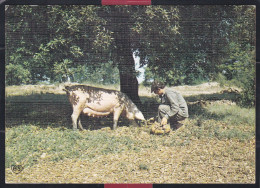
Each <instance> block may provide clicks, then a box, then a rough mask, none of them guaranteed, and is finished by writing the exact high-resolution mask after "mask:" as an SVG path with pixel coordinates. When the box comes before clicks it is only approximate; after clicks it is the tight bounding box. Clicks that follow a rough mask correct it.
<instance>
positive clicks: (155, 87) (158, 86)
mask: <svg viewBox="0 0 260 188" xmlns="http://www.w3.org/2000/svg"><path fill="white" fill-rule="evenodd" d="M164 87H165V84H164V83H163V82H158V81H154V82H153V83H152V86H151V92H154V93H155V94H157V95H162V94H163V93H164Z"/></svg>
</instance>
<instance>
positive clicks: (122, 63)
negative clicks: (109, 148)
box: [113, 9, 141, 106]
mask: <svg viewBox="0 0 260 188" xmlns="http://www.w3.org/2000/svg"><path fill="white" fill-rule="evenodd" d="M114 11H115V10H114ZM114 13H116V17H115V23H116V27H115V28H113V30H114V37H115V43H116V49H115V50H116V51H115V53H116V57H117V58H116V61H117V65H118V69H119V74H120V91H121V92H123V93H125V94H127V96H128V97H129V98H130V99H131V100H132V101H133V102H134V103H135V104H136V105H137V106H139V104H141V101H140V98H139V96H138V81H137V78H136V71H135V61H134V58H133V52H132V48H131V38H130V32H131V31H130V29H129V24H130V23H131V22H130V16H129V14H128V13H127V12H126V11H124V10H123V9H122V10H120V9H119V10H117V11H115V12H114Z"/></svg>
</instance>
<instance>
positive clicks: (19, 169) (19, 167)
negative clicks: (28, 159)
mask: <svg viewBox="0 0 260 188" xmlns="http://www.w3.org/2000/svg"><path fill="white" fill-rule="evenodd" d="M23 169H24V167H23V166H22V165H11V170H12V172H13V173H15V174H19V173H20V172H22V171H23Z"/></svg>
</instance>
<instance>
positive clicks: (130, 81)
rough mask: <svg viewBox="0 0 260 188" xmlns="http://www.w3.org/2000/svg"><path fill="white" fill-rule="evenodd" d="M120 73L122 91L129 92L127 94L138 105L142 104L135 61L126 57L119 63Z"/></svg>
mask: <svg viewBox="0 0 260 188" xmlns="http://www.w3.org/2000/svg"><path fill="white" fill-rule="evenodd" d="M118 67H119V74H120V91H121V92H123V93H125V94H127V96H128V97H129V98H130V99H131V100H132V101H133V102H134V103H135V104H136V105H137V106H139V105H140V104H141V101H140V98H139V96H138V81H137V78H136V76H135V62H134V59H133V57H132V60H131V59H130V57H129V58H124V60H123V62H121V63H120V64H119V66H118Z"/></svg>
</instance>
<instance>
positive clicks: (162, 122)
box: [161, 117, 167, 126]
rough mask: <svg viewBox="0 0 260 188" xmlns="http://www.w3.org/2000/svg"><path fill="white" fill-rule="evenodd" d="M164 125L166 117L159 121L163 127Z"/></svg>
mask: <svg viewBox="0 0 260 188" xmlns="http://www.w3.org/2000/svg"><path fill="white" fill-rule="evenodd" d="M166 124H167V119H166V117H163V118H162V121H161V125H162V126H164V125H166Z"/></svg>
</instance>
